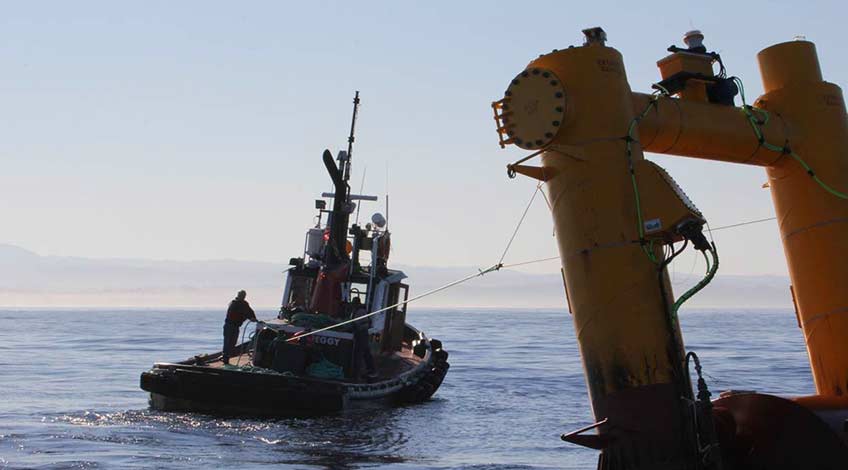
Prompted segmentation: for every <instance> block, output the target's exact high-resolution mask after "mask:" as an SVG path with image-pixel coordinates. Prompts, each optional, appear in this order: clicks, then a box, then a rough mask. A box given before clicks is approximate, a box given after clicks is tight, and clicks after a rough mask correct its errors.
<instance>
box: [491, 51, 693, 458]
mask: <svg viewBox="0 0 848 470" xmlns="http://www.w3.org/2000/svg"><path fill="white" fill-rule="evenodd" d="M540 71H541V72H540ZM539 73H541V75H542V76H547V74H549V73H551V75H550V77H549V79H550V80H551V83H552V84H554V83H556V81H557V79H558V80H559V81H561V84H562V88H563V89H564V91H565V92H564V95H565V96H564V97H563V103H564V106H565V108H566V109H565V111H564V115H563V118H562V122H559V121H555V122H554V125H555V127H556V131H555V132H548V133H547V134H544V133H543V132H539V133H538V134H539V135H548V136H549V137H550V138H551V139H552V140H551V142H550V146H549V147H548V150H546V151H545V152H543V153H542V164H543V171H542V174H545V175H550V177H549V178H547V177H546V178H547V184H548V189H549V192H550V199H551V204H552V209H553V210H552V212H553V219H554V224H555V227H556V235H557V241H558V244H559V252H560V257H561V260H562V266H563V270H564V278H565V283H566V291H567V294H568V297H569V304H570V307H571V312H572V314H573V321H574V328H575V330H576V334H577V338H578V341H579V344H580V351H581V355H582V358H583V364H584V368H585V375H586V380H587V382H588V386H589V393H590V397H591V400H592V407H593V411H594V414H595V417H596V419H597V420H598V421H600V420H603V419H608V422H607V424H606V425H604V426H601V427H600V428H599V432H600V433H601V435H602V436H607V437H609V438H610V439H611V440H610V442H609V444H608V446H607V447H606V448H605V449H604V456H603V458H602V462H606V463H605V464H604V465H602V468H631V467H630V466H628V465H633V464H634V462H639V464H640V465H641V466H640V467H639V468H660V465H661V464H662V465H669V464H674V465H676V466H674V467H670V466H663V467H662V468H688V467H687V466H686V463H685V462H688V461H689V458H690V457H691V455H690V454H688V450H689V449H691V447H690V444H689V442H690V441H688V439H690V434H689V431H688V428H687V426H688V425H687V424H686V423H687V419H686V418H685V416H686V413H687V406H688V405H687V404H686V403H685V401H684V400H683V399H682V398H681V397H690V398H691V387H690V386H689V384H688V378H687V377H685V374H684V373H683V370H682V362H683V356H684V352H683V345H682V339H681V335H680V330H679V327H678V325H677V323H676V321H674V320H672V319H671V318H670V316H669V315H668V313H667V312H669V307H670V305H669V301H670V299H671V287H670V285H669V283H668V278H667V275H666V273H665V270H664V269H658V267H657V265H655V264H654V263H653V262H652V261H650V260H649V258H648V257H647V256H646V254H645V253H644V252H643V250H642V248H641V246H640V244H639V243H638V239H639V233H638V229H637V227H638V223H637V213H636V204H635V199H634V192H633V186H632V184H631V179H630V173H629V171H628V159H627V156H626V152H625V145H626V144H625V140H624V138H623V137H624V136H626V135H627V132H628V128H629V126H630V123H631V121H632V119H633V118H634V116H635V114H634V111H633V102H632V93H631V90H630V86H629V84H628V83H627V78H626V75H625V72H624V65H623V62H622V57H621V55H620V54H619V52H618V51H616V50H615V49H613V48H610V47H606V46H605V45H603V44H602V43H592V44H588V45H585V46H583V47H576V48H569V49H566V50H562V51H558V52H554V53H551V54H548V55H545V56H542V57H540V58H538V59H536V60H534V61H533V62H531V63H530V65H529V66H528V68H527V71H525V75H526V76H527V77H528V78H527V79H526V80H527V81H529V80H532V77H533V76H534V74H539ZM521 77H522V76H521V75H520V76H519V77H516V80H517V81H514V82H513V84H514V85H516V84H517V85H516V89H517V87H520V86H524V85H522V84H521V83H522V82H521V80H525V79H522V78H521ZM543 85H544V84H543ZM554 92H555V91H554V90H553V89H552V90H551V93H554ZM561 94H562V93H559V92H557V97H559V95H561ZM507 96H510V94H509V92H508V94H507ZM517 101H518V98H517V97H516V98H515V99H514V100H513V101H512V102H511V103H510V104H511V106H512V107H515V106H517V105H516V102H517ZM522 106H523V107H522V111H521V112H524V113H525V115H524V116H525V118H524V119H525V121H522V123H523V122H527V120H529V119H531V118H533V117H535V116H539V113H541V112H546V111H545V110H546V108H545V110H541V111H540V110H538V109H541V108H543V107H545V106H548V105H547V104H546V101H545V100H535V99H527V100H524V101H522ZM537 108H538V109H537ZM557 109H559V107H557ZM512 111H513V109H511V108H510V107H509V106H507V112H512ZM515 112H518V111H515ZM513 116H514V115H507V116H506V119H505V120H506V121H507V125H510V124H511V123H512V122H513V121H514V120H515V119H513ZM509 119H513V121H509ZM544 125H547V124H546V123H541V122H540V123H538V126H540V127H543V126H544ZM516 126H517V127H516V128H515V129H514V130H513V133H514V134H515V135H516V136H521V137H522V138H524V141H525V143H526V140H527V139H526V137H524V136H525V135H531V134H532V129H527V128H526V127H525V128H521V127H520V124H516ZM518 143H519V144H520V143H521V142H518ZM536 145H538V144H536ZM643 158H644V157H643V155H642V152H641V150H640V149H639V148H638V145H634V148H633V161H634V162H636V161H639V160H642V159H643ZM658 253H659V250H657V254H658ZM660 280H662V282H663V283H664V287H665V291H666V292H667V298H666V299H663V296H662V293H661V290H660V288H659V285H660V284H659V282H660ZM616 462H617V463H616ZM654 465H657V467H654Z"/></svg>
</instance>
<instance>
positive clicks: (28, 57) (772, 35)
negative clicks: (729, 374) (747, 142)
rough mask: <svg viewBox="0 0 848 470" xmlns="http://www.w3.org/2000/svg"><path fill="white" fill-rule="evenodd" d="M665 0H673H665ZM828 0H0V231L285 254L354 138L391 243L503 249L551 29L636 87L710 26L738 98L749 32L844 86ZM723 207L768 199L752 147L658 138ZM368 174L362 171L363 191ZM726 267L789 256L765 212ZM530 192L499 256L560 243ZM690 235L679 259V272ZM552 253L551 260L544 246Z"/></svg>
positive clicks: (140, 252)
mask: <svg viewBox="0 0 848 470" xmlns="http://www.w3.org/2000/svg"><path fill="white" fill-rule="evenodd" d="M672 6H673V8H672ZM846 10H848V7H846V6H844V5H842V4H840V3H839V2H814V1H808V2H798V1H765V2H763V1H759V2H698V3H687V2H676V3H674V4H670V3H668V2H658V1H643V2H638V5H637V4H636V3H635V2H620V3H615V2H613V3H608V2H562V1H556V2H554V1H550V2H530V1H528V2H496V1H480V2H472V1H467V2H456V1H454V2H438V1H432V2H389V1H385V2H341V1H339V2H326V1H323V2H322V1H312V2H297V3H295V2H260V1H254V2H223V1H217V2H216V1H208V0H207V1H182V2H168V1H148V2H135V3H130V2H111V1H104V2H88V1H78V2H58V1H57V2H7V3H4V4H3V5H2V6H0V63H1V64H2V66H0V67H2V73H0V132H1V133H2V136H3V137H2V138H0V163H2V171H0V220H2V221H3V222H4V223H3V224H2V231H0V243H8V244H13V245H18V246H22V247H25V248H28V249H30V250H33V251H35V252H37V253H40V254H42V255H61V256H81V257H91V258H140V259H162V260H202V259H238V260H252V261H270V262H280V263H285V262H287V260H288V259H289V258H290V257H292V256H295V255H297V254H299V252H300V250H301V249H302V246H303V236H304V232H305V230H306V229H307V228H308V227H309V226H310V224H311V223H312V217H313V215H314V214H313V212H314V211H313V200H314V199H315V198H316V197H317V196H318V195H319V194H320V192H321V191H326V190H328V189H329V187H330V185H329V180H328V177H327V176H326V172H325V170H324V168H323V166H322V163H321V160H320V156H321V153H322V151H323V150H324V149H325V148H330V149H331V150H333V151H334V153H335V151H337V150H339V149H341V148H344V147H345V146H346V137H347V133H348V130H349V125H350V123H349V120H350V112H351V99H352V96H353V92H354V90H359V91H360V92H361V97H362V107H361V112H360V119H359V122H358V124H357V140H356V147H355V149H354V160H355V161H354V165H355V168H354V175H353V178H352V182H353V184H352V186H353V187H354V190H358V186H359V182H360V181H361V179H362V176H363V173H365V192H366V193H372V194H376V195H379V196H380V198H381V200H380V202H378V203H371V204H370V205H365V206H363V209H362V216H363V218H367V217H370V214H371V213H372V212H374V211H384V205H383V195H384V194H386V192H388V193H389V194H390V195H391V197H390V201H391V204H390V209H391V210H390V213H389V221H390V226H391V228H392V231H393V232H394V237H393V255H392V256H393V257H394V261H395V262H397V263H403V264H407V265H417V266H488V265H491V264H493V263H494V262H496V261H497V260H498V258H499V257H500V255H501V252H502V250H503V248H504V246H505V244H506V243H507V241H508V239H509V237H510V235H511V233H512V230H513V229H514V227H515V224H516V222H517V221H518V219H519V217H520V216H521V213H522V211H523V210H524V207H525V205H526V204H527V201H528V200H529V198H530V196H531V194H532V192H533V191H534V187H535V184H534V182H533V181H531V180H529V179H527V178H516V179H514V180H509V179H508V178H507V177H506V172H505V165H506V164H507V163H509V162H510V161H513V160H516V159H518V158H520V157H522V156H523V155H525V152H523V151H521V150H520V149H517V148H514V147H513V148H510V149H507V150H501V149H500V148H499V147H498V144H497V136H496V133H495V129H494V121H493V120H492V111H491V108H490V103H491V102H492V101H493V100H496V99H498V98H500V97H501V96H502V95H503V91H504V89H505V88H506V86H507V84H508V83H509V81H510V80H511V78H512V77H513V76H514V75H516V74H517V73H518V72H520V71H521V70H522V69H523V68H524V67H525V65H526V64H527V63H528V62H529V61H530V60H532V59H533V58H535V57H537V56H538V55H539V54H540V53H543V52H548V51H550V50H552V49H562V48H565V47H568V46H569V45H579V44H581V42H582V34H581V30H582V29H584V28H587V27H593V26H602V27H603V28H604V29H605V30H606V32H607V35H608V38H609V41H608V45H609V46H611V47H615V48H617V49H618V50H619V51H620V52H621V53H622V54H623V56H624V61H625V66H626V68H627V75H628V79H629V82H630V85H631V87H632V88H633V90H635V91H648V90H649V89H650V85H651V83H654V82H656V81H657V80H659V73H658V71H657V69H656V65H655V64H656V61H657V60H659V59H661V58H662V57H664V56H665V55H666V54H667V52H666V48H667V47H668V46H669V45H671V44H678V45H681V38H682V35H683V33H684V32H686V31H687V30H689V29H692V28H698V29H701V30H702V31H703V32H704V34H705V36H706V39H705V44H706V45H707V47H708V48H710V49H711V50H716V51H718V52H719V53H721V55H722V58H723V59H724V63H725V65H726V66H727V69H728V73H729V74H730V75H737V76H739V77H740V78H742V80H743V81H744V82H745V85H746V89H747V92H748V96H749V100H751V101H752V100H753V98H754V97H756V96H757V95H758V94H760V93H761V91H762V87H761V83H760V78H759V72H758V69H757V64H756V53H757V52H758V51H759V50H761V49H763V48H765V47H767V46H769V45H772V44H775V43H778V42H783V41H788V40H792V39H793V37H795V36H796V35H803V36H805V37H806V38H807V39H809V40H811V41H813V42H815V43H816V44H817V47H818V51H819V56H820V61H821V65H822V70H823V73H824V77H825V79H826V80H828V81H830V82H833V83H836V84H837V85H840V86H844V85H845V84H846V82H848V65H846V64H845V63H844V60H842V59H843V57H844V41H843V38H842V34H841V30H842V28H843V27H844V25H843V23H844V18H845V13H846ZM648 158H650V159H652V160H654V161H655V162H657V163H658V164H660V165H661V166H663V167H665V168H666V169H667V170H668V171H669V172H670V173H671V175H672V176H673V177H674V178H675V179H676V180H677V182H678V183H679V184H680V185H681V186H682V187H683V188H684V189H685V191H686V193H687V194H688V195H689V196H690V197H691V198H692V200H693V201H694V202H695V203H696V205H698V207H699V208H700V209H701V210H702V212H703V213H704V214H705V216H706V217H707V218H708V220H709V221H710V224H711V225H712V226H722V225H728V224H734V223H738V222H741V221H746V220H752V219H760V218H764V217H770V216H771V215H772V214H773V210H772V205H771V198H770V196H769V193H768V190H767V189H762V188H761V185H762V183H764V182H765V181H766V176H765V172H764V170H763V169H761V168H756V167H742V166H732V165H729V164H722V163H716V162H707V161H699V160H694V159H687V158H681V157H667V156H658V155H650V154H648ZM357 192H358V191H357ZM715 240H716V243H717V245H718V248H719V251H720V253H721V254H722V272H723V273H731V274H752V275H754V274H756V275H760V274H773V275H783V274H785V273H786V268H785V262H784V258H783V256H782V253H783V251H782V247H781V245H780V239H779V236H778V232H777V227H776V224H775V223H774V222H765V223H762V224H758V225H752V226H747V227H745V228H741V229H731V230H725V231H721V232H716V233H715ZM556 254H557V252H556V244H555V240H554V239H553V237H552V223H551V218H550V214H549V213H548V210H547V208H546V207H545V205H544V204H543V203H542V201H541V200H537V201H536V202H535V203H534V205H533V206H532V207H531V209H530V211H529V213H528V217H527V219H526V221H525V223H524V224H523V226H522V227H521V230H520V231H519V233H518V236H517V239H516V241H515V243H514V244H513V246H512V248H511V250H510V252H509V254H508V255H507V259H506V261H507V262H517V261H524V260H529V259H537V258H543V257H548V256H556ZM694 256H695V255H694V253H688V254H684V255H682V256H681V257H680V261H676V262H675V265H674V266H673V267H672V269H673V270H675V271H677V272H683V273H684V274H685V273H690V272H692V271H693V270H695V269H698V268H697V266H696V263H697V260H696V258H695V257H694ZM526 269H528V270H530V271H532V272H539V273H542V272H556V271H557V270H558V264H557V263H556V262H553V263H547V264H539V265H531V266H529V267H527V268H526Z"/></svg>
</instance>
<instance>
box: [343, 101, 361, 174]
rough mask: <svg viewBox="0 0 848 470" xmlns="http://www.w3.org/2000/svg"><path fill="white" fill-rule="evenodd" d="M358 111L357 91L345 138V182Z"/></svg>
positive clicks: (348, 170) (348, 169) (351, 155)
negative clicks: (347, 133)
mask: <svg viewBox="0 0 848 470" xmlns="http://www.w3.org/2000/svg"><path fill="white" fill-rule="evenodd" d="M357 111H359V90H356V94H355V95H354V96H353V117H352V118H351V119H350V135H349V136H348V138H347V162H346V163H345V168H344V179H345V181H347V180H349V179H350V159H351V157H353V142H354V140H356V138H355V137H354V131H355V130H356V113H357Z"/></svg>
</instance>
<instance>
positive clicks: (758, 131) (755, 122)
mask: <svg viewBox="0 0 848 470" xmlns="http://www.w3.org/2000/svg"><path fill="white" fill-rule="evenodd" d="M733 82H734V83H736V86H737V87H738V88H739V95H740V96H741V98H742V112H744V113H745V116H746V117H747V118H748V122H749V123H750V124H751V128H752V129H753V130H754V135H755V136H756V137H757V140H758V141H759V142H760V145H762V146H763V147H765V148H766V149H767V150H771V151H772V152H775V153H782V154H785V155H789V156H790V157H792V158H793V159H794V160H795V161H796V162H798V163H799V164H800V165H801V167H802V168H804V171H806V172H807V174H808V175H810V177H811V178H812V179H813V181H815V182H816V184H818V185H819V186H820V187H821V188H822V189H824V190H825V191H827V192H828V193H830V194H831V195H833V196H836V197H838V198H840V199H846V200H848V194H845V193H843V192H840V191H837V190H836V189H834V188H833V187H831V186H830V185H828V184H827V183H825V182H824V181H822V180H821V178H819V177H818V175H816V172H815V171H813V169H812V168H811V167H810V165H809V164H808V163H807V162H806V161H804V159H803V158H801V156H800V155H798V154H797V153H795V152H794V151H792V149H791V148H790V146H789V143H788V142H787V144H786V145H784V146H783V147H779V146H777V145H774V144H771V143H769V142H766V141H765V137H764V136H763V131H762V128H761V127H760V126H764V125H766V124H768V122H769V116H770V114H769V112H768V111H766V110H764V109H757V108H754V107H753V106H749V105H748V104H747V102H746V101H745V86H744V85H743V84H742V80H740V79H739V77H733ZM755 112H758V113H761V114H762V116H763V119H762V120H760V119H758V118H757V117H756V116H755V115H754V113H755Z"/></svg>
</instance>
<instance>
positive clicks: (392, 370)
mask: <svg viewBox="0 0 848 470" xmlns="http://www.w3.org/2000/svg"><path fill="white" fill-rule="evenodd" d="M250 361H251V356H250V354H249V353H244V354H241V355H240V356H235V357H232V358H230V365H234V366H245V365H250V364H251V362H250ZM421 361H422V359H421V358H420V357H418V356H416V355H415V354H413V352H412V345H411V344H409V343H403V345H402V347H401V350H400V351H395V352H393V353H383V354H380V355H379V356H375V357H374V362H375V363H376V365H377V380H378V381H381V380H388V379H391V378H393V377H397V376H398V375H400V374H402V373H404V372H406V371H408V370H411V369H413V368H414V367H415V366H417V365H418V364H419V363H420V362H421ZM203 365H204V366H206V367H214V368H218V369H220V368H223V367H224V362H223V361H222V360H221V358H220V357H219V358H217V359H215V360H213V361H211V362H208V363H204V364H203Z"/></svg>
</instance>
